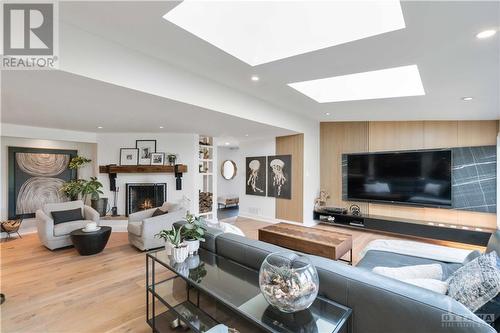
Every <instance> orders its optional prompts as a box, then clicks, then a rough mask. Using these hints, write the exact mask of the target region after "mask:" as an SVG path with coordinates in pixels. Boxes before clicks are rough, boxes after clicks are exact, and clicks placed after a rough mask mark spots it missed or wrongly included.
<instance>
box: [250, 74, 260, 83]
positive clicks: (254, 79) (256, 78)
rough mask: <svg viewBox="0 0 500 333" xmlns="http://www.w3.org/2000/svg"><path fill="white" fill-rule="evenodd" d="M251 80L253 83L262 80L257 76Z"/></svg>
mask: <svg viewBox="0 0 500 333" xmlns="http://www.w3.org/2000/svg"><path fill="white" fill-rule="evenodd" d="M251 79H252V81H253V82H257V81H259V80H260V78H259V77H258V76H257V75H252V77H251Z"/></svg>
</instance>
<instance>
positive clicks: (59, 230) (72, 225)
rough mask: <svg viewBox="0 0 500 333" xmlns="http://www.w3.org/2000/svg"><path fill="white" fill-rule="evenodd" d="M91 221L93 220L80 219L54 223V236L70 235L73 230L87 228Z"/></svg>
mask: <svg viewBox="0 0 500 333" xmlns="http://www.w3.org/2000/svg"><path fill="white" fill-rule="evenodd" d="M89 222H93V221H89V220H79V221H71V222H65V223H59V224H56V225H54V236H56V237H59V236H66V235H69V233H70V232H72V231H73V230H76V229H81V228H85V226H86V225H87V223H89Z"/></svg>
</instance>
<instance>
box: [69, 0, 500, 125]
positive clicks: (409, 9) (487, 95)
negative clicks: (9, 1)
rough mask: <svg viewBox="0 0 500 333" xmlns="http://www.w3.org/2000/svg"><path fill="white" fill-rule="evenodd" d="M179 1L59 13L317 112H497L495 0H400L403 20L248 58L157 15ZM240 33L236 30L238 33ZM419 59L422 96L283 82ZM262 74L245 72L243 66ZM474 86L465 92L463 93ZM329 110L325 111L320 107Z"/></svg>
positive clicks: (499, 64)
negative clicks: (490, 32) (304, 88)
mask: <svg viewBox="0 0 500 333" xmlns="http://www.w3.org/2000/svg"><path fill="white" fill-rule="evenodd" d="M177 4H178V2H142V1H141V2H64V3H61V4H60V18H61V19H62V20H64V21H65V22H67V23H70V24H73V25H76V26H78V27H81V28H82V29H84V30H86V31H88V32H91V33H93V34H96V35H99V36H102V37H103V38H106V39H109V40H113V41H116V42H118V43H120V44H121V45H124V46H127V47H129V48H132V49H135V50H139V51H141V52H142V53H145V54H149V55H151V56H154V57H156V58H159V59H163V60H166V61H167V62H169V63H171V64H174V65H176V66H179V67H182V68H184V69H187V70H189V71H191V72H194V73H196V74H199V75H201V76H204V77H207V78H210V79H213V80H215V81H218V82H221V83H223V84H225V85H227V86H229V87H232V88H236V89H239V90H241V91H243V92H246V93H248V94H250V95H253V96H256V97H258V98H260V99H263V100H266V101H268V102H270V103H272V104H274V105H277V106H280V107H282V108H285V109H287V110H291V111H294V112H296V113H299V114H302V115H305V116H306V117H310V118H312V119H317V120H323V121H325V120H332V121H333V120H421V119H436V120H439V119H496V118H499V117H500V102H499V94H498V91H499V90H500V84H499V80H500V78H499V77H500V75H499V73H500V34H497V35H496V36H495V37H493V38H490V39H486V40H478V39H476V38H475V34H476V33H477V32H479V31H482V30H484V29H487V28H492V27H493V28H496V29H498V28H499V27H500V2H496V1H493V2H480V1H457V2H448V1H432V2H410V1H403V2H401V7H402V10H403V15H404V19H405V23H406V28H405V29H401V30H398V31H393V32H389V33H385V34H381V35H377V36H374V37H369V38H365V39H362V40H358V41H354V42H351V43H346V44H342V45H337V46H333V47H330V48H326V49H322V50H319V51H315V52H310V53H306V54H302V55H298V56H294V57H290V58H286V59H283V60H278V61H274V62H271V63H267V64H263V65H260V66H255V67H252V66H250V65H248V64H246V63H244V62H242V61H241V60H238V59H236V58H235V57H233V56H231V55H229V54H227V53H225V52H223V51H221V50H220V49H218V48H216V47H214V46H213V45H211V44H209V43H207V42H205V41H203V40H201V39H199V38H197V37H195V36H194V35H192V34H190V33H188V32H187V31H185V30H183V29H181V28H179V27H177V26H176V25H174V24H172V23H170V22H168V21H166V20H164V19H163V18H162V16H163V15H164V14H165V13H167V12H168V11H169V10H170V9H172V8H174V7H175V6H176V5H177ZM242 38H244V37H242ZM412 64H416V65H418V68H419V71H420V75H421V78H422V83H423V85H424V89H425V92H426V95H425V96H413V97H400V98H389V99H378V100H363V101H349V102H335V103H322V104H320V103H317V102H315V101H314V100H312V99H310V98H308V97H306V96H304V95H302V94H301V93H299V92H297V91H295V90H294V89H292V88H291V87H289V86H287V84H288V83H291V82H298V81H306V80H313V79H320V78H325V77H332V76H338V75H346V74H352V73H360V72H366V71H373V70H378V69H383V68H392V67H398V66H406V65H412ZM252 74H257V75H259V76H260V81H259V82H252V81H251V80H250V76H251V75H252ZM463 96H473V97H474V100H473V101H470V102H463V101H462V100H461V97H463ZM327 112H328V113H331V116H326V115H325V113H327Z"/></svg>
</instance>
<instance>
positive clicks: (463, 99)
mask: <svg viewBox="0 0 500 333" xmlns="http://www.w3.org/2000/svg"><path fill="white" fill-rule="evenodd" d="M473 99H474V98H472V97H462V101H466V102H467V101H472V100H473Z"/></svg>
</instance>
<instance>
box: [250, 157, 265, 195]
mask: <svg viewBox="0 0 500 333" xmlns="http://www.w3.org/2000/svg"><path fill="white" fill-rule="evenodd" d="M248 167H249V168H250V177H248V181H247V185H250V186H251V187H252V191H254V192H260V193H262V192H264V190H262V189H260V188H258V187H257V186H256V185H257V179H258V178H259V170H260V162H259V161H258V160H251V161H250V163H248Z"/></svg>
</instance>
